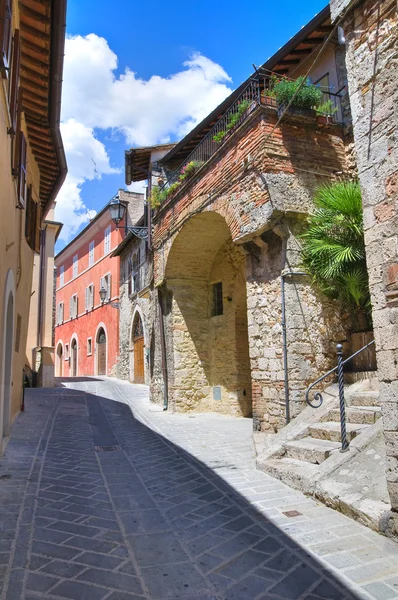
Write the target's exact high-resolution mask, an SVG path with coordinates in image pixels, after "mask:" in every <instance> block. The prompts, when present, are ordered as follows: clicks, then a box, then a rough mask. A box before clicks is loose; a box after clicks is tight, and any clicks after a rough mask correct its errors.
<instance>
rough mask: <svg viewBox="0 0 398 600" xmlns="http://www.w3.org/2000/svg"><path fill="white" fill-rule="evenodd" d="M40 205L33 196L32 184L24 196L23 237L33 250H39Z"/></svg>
mask: <svg viewBox="0 0 398 600" xmlns="http://www.w3.org/2000/svg"><path fill="white" fill-rule="evenodd" d="M40 231H41V207H40V205H39V203H38V202H36V200H35V199H34V198H33V194H32V186H31V185H30V186H29V187H28V192H27V196H26V217H25V237H26V241H27V242H28V244H29V246H30V247H31V248H32V250H34V251H35V252H40Z"/></svg>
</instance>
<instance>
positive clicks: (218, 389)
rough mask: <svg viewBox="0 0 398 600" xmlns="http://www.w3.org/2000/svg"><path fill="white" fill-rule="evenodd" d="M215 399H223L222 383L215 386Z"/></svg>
mask: <svg viewBox="0 0 398 600" xmlns="http://www.w3.org/2000/svg"><path fill="white" fill-rule="evenodd" d="M213 400H221V386H220V385H214V386H213Z"/></svg>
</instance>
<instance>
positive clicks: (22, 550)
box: [0, 379, 398, 600]
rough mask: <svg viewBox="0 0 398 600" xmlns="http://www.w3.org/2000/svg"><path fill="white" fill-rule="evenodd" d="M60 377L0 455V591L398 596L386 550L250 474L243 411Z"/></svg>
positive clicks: (397, 562)
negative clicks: (61, 383)
mask: <svg viewBox="0 0 398 600" xmlns="http://www.w3.org/2000/svg"><path fill="white" fill-rule="evenodd" d="M70 381H71V380H69V383H66V385H68V386H69V389H62V388H58V389H56V390H32V391H30V393H28V397H27V406H26V412H25V413H24V414H21V415H20V417H19V418H18V419H17V421H16V423H15V424H14V426H13V429H12V437H11V440H10V442H9V444H8V447H7V450H6V454H5V456H4V457H3V458H2V459H1V460H0V507H1V508H0V559H1V560H0V565H2V566H0V576H1V578H2V582H3V591H2V594H1V599H2V600H5V599H7V600H20V599H21V600H22V599H24V600H32V599H33V598H48V599H54V600H60V599H61V598H70V599H76V600H77V599H79V600H96V599H98V600H109V599H110V600H137V599H138V598H139V599H143V598H146V599H147V600H150V599H159V600H163V599H164V600H166V599H169V600H174V599H177V598H178V599H180V598H181V599H184V600H193V599H194V598H195V599H196V600H212V599H218V600H246V599H247V600H254V599H258V600H260V599H261V600H271V599H274V600H277V599H280V600H282V599H285V600H295V599H297V600H299V599H303V600H304V599H305V600H320V599H323V600H349V599H350V600H351V599H354V598H374V599H377V600H382V599H386V600H389V599H390V600H392V599H394V598H398V545H397V544H395V543H394V542H392V541H390V540H387V539H386V538H383V537H382V536H379V535H378V534H375V533H373V532H372V531H370V530H368V529H366V528H365V527H363V526H361V525H358V524H357V523H355V522H353V521H351V520H349V519H348V518H346V517H344V516H343V515H340V514H338V513H336V512H334V511H332V510H329V509H327V508H326V507H324V506H322V505H320V504H318V503H317V502H316V501H314V500H312V499H310V498H306V497H305V496H303V495H302V494H301V493H300V492H297V491H295V490H292V489H290V488H288V487H287V486H285V485H284V484H282V483H280V482H279V481H276V480H274V479H272V478H271V477H269V476H267V475H265V474H263V473H260V472H258V471H256V470H255V466H254V453H253V448H252V442H251V422H250V420H246V419H233V418H230V417H223V416H217V415H213V414H210V415H209V414H207V415H172V414H170V413H167V412H166V413H164V412H162V411H161V410H160V409H159V407H157V406H151V405H150V404H149V402H148V400H147V390H146V388H145V387H144V386H132V385H130V384H128V383H125V382H120V381H117V380H111V379H104V380H102V381H101V380H95V379H91V380H89V381H79V380H74V381H73V384H71V383H70ZM126 405H129V406H130V408H131V411H130V410H129V408H128V406H126ZM289 511H297V513H299V514H297V515H296V516H292V515H290V516H288V515H286V514H283V513H289ZM295 514H296V513H295Z"/></svg>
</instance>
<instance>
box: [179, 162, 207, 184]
mask: <svg viewBox="0 0 398 600" xmlns="http://www.w3.org/2000/svg"><path fill="white" fill-rule="evenodd" d="M202 165H203V160H191V161H190V162H189V163H187V164H186V165H184V166H183V167H182V169H181V173H180V176H179V177H178V179H179V181H184V179H187V178H188V177H190V176H191V175H192V174H193V173H195V171H197V170H198V169H199V168H200V167H201V166H202Z"/></svg>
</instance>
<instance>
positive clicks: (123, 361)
mask: <svg viewBox="0 0 398 600" xmlns="http://www.w3.org/2000/svg"><path fill="white" fill-rule="evenodd" d="M138 250H140V256H141V263H140V266H139V281H140V286H139V290H138V291H137V292H136V293H133V294H130V295H129V287H128V279H129V277H131V273H130V271H129V260H130V259H131V258H132V256H133V255H134V254H136V253H137V252H138ZM151 277H152V269H151V264H150V261H149V260H148V254H147V251H146V242H145V240H140V239H139V238H136V237H134V238H133V239H132V241H131V242H130V243H129V244H128V245H127V246H126V248H125V249H124V250H123V252H122V253H121V255H120V291H119V296H120V311H119V357H118V361H117V364H116V367H115V374H116V375H117V377H119V378H120V379H125V380H127V381H133V380H134V355H133V341H132V327H133V321H134V319H135V316H136V315H137V313H138V314H139V318H141V320H142V323H143V329H144V356H145V362H144V369H145V383H149V348H150V336H151V322H152V321H151V315H150V290H149V284H150V281H151ZM137 318H138V317H137Z"/></svg>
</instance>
